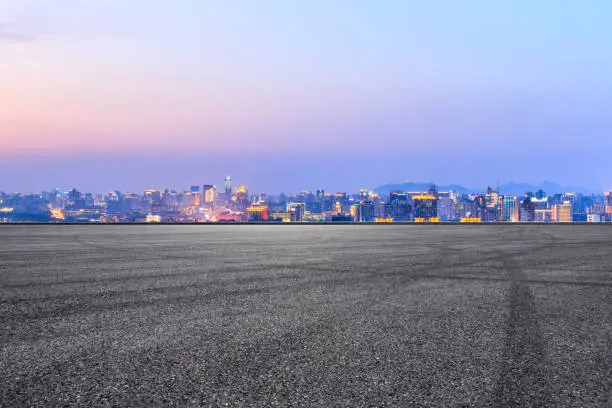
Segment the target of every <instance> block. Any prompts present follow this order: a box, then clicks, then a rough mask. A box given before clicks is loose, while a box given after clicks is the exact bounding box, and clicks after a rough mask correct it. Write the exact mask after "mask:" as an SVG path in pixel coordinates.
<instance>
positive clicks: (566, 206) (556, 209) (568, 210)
mask: <svg viewBox="0 0 612 408" xmlns="http://www.w3.org/2000/svg"><path fill="white" fill-rule="evenodd" d="M552 219H553V221H557V222H572V203H571V202H570V201H565V202H564V203H563V204H556V205H554V206H553V208H552Z"/></svg>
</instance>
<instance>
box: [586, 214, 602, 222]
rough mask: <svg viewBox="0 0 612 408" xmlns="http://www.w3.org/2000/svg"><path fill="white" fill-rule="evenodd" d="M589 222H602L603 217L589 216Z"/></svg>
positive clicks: (597, 215)
mask: <svg viewBox="0 0 612 408" xmlns="http://www.w3.org/2000/svg"><path fill="white" fill-rule="evenodd" d="M587 222H601V216H600V215H599V214H588V215H587Z"/></svg>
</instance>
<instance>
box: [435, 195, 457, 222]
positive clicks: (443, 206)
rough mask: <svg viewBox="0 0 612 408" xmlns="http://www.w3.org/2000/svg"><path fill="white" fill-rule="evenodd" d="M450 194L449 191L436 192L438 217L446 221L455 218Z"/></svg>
mask: <svg viewBox="0 0 612 408" xmlns="http://www.w3.org/2000/svg"><path fill="white" fill-rule="evenodd" d="M453 204H454V202H453V199H452V194H451V193H450V192H438V209H437V213H438V217H439V218H440V219H441V220H442V221H448V220H452V219H454V218H455V209H454V207H453Z"/></svg>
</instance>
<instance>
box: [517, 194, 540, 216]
mask: <svg viewBox="0 0 612 408" xmlns="http://www.w3.org/2000/svg"><path fill="white" fill-rule="evenodd" d="M535 219H536V217H535V204H534V203H533V202H532V201H531V198H529V197H527V198H525V199H524V200H523V202H522V203H521V205H520V209H519V220H520V221H521V222H533V221H535Z"/></svg>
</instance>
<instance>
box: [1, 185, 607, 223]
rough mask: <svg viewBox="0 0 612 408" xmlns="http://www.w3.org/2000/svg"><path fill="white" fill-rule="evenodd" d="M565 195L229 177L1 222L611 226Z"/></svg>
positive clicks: (27, 209)
mask: <svg viewBox="0 0 612 408" xmlns="http://www.w3.org/2000/svg"><path fill="white" fill-rule="evenodd" d="M544 188H547V189H552V191H551V190H549V193H547V192H546V191H545V190H544ZM504 190H505V191H504ZM562 190H563V187H561V186H559V185H556V184H554V183H542V184H540V185H539V186H531V185H526V184H516V185H508V186H496V187H491V186H489V187H487V188H486V191H485V192H483V191H482V190H473V191H470V190H469V189H466V188H465V187H463V186H460V185H450V186H442V185H436V184H433V183H432V184H427V183H403V184H389V185H385V186H380V187H378V188H375V189H367V188H361V189H360V190H359V191H358V192H355V191H353V192H349V191H336V192H330V191H325V190H323V189H317V190H308V189H303V190H301V191H299V192H292V193H289V194H284V193H281V194H268V193H267V192H254V191H249V190H248V188H247V187H246V186H245V185H244V184H241V183H240V182H239V181H238V182H236V181H235V180H233V179H232V178H231V176H227V177H225V178H224V180H223V183H222V184H220V185H219V186H218V187H217V186H216V185H215V184H210V183H207V184H192V185H190V186H189V187H188V188H183V189H170V188H164V189H156V188H151V189H146V190H144V191H140V192H134V191H119V190H113V191H110V192H108V193H99V192H87V191H81V190H79V189H77V188H72V189H71V190H70V191H62V190H60V189H50V190H45V191H42V192H39V193H32V194H24V193H20V192H13V193H5V192H2V191H0V223H14V222H50V223H57V222H80V223H82V222H86V223H89V222H93V223H151V222H153V223H160V222H164V223H186V222H187V223H208V222H254V221H255V222H310V223H313V222H314V223H317V222H318V223H320V222H332V223H333V222H353V223H364V222H365V223H371V222H376V223H393V222H414V223H423V222H427V223H431V222H434V223H439V222H461V223H465V222H467V223H475V222H478V223H480V222H565V223H567V222H589V223H593V222H596V223H600V222H612V192H609V191H607V192H599V193H596V194H582V193H580V192H570V191H566V192H564V193H560V192H559V191H562Z"/></svg>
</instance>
